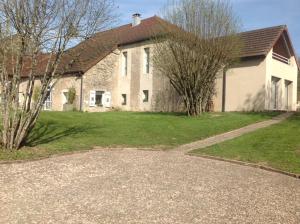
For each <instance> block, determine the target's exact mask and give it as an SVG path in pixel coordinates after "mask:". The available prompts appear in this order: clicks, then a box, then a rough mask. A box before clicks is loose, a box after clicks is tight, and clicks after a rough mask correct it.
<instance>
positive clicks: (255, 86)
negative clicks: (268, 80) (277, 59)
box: [214, 58, 266, 111]
mask: <svg viewBox="0 0 300 224" xmlns="http://www.w3.org/2000/svg"><path fill="white" fill-rule="evenodd" d="M265 77H266V60H265V59H263V58H254V59H248V60H244V61H240V62H239V63H238V64H237V65H236V66H234V67H232V68H230V69H228V71H227V72H226V93H225V96H226V99H225V102H226V103H225V111H252V110H255V111H261V110H264V105H265V101H264V99H265ZM216 83H217V84H216V88H217V89H216V97H215V100H214V105H215V111H221V110H222V75H220V76H219V78H218V79H217V81H216Z"/></svg>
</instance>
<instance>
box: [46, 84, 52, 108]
mask: <svg viewBox="0 0 300 224" xmlns="http://www.w3.org/2000/svg"><path fill="white" fill-rule="evenodd" d="M47 95H48V97H47V99H46V101H45V103H44V110H51V109H52V91H51V88H50V87H48V89H47Z"/></svg>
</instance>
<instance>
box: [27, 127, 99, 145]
mask: <svg viewBox="0 0 300 224" xmlns="http://www.w3.org/2000/svg"><path fill="white" fill-rule="evenodd" d="M91 129H93V127H79V126H72V127H66V128H64V129H61V128H60V130H58V127H57V126H56V125H53V124H51V123H50V124H49V123H47V124H38V125H37V126H36V127H35V128H34V130H33V131H32V133H31V134H30V135H29V137H28V139H27V141H26V144H25V146H29V147H35V146H38V145H40V144H47V143H50V142H53V141H57V140H59V139H62V138H65V137H68V136H74V135H76V134H79V133H82V132H86V131H89V130H91Z"/></svg>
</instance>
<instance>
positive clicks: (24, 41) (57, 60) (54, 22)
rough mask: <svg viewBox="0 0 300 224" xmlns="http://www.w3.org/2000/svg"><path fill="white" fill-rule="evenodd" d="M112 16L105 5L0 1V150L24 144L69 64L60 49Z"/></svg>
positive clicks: (98, 0) (99, 0)
mask: <svg viewBox="0 0 300 224" xmlns="http://www.w3.org/2000/svg"><path fill="white" fill-rule="evenodd" d="M112 10H113V2H112V1H110V0H0V23H1V30H0V38H1V40H2V41H1V42H0V62H1V65H0V79H1V80H0V81H1V86H0V88H1V95H2V101H1V119H2V124H1V125H2V126H1V147H2V148H4V149H7V150H16V149H19V148H20V147H21V146H22V145H23V144H24V143H25V141H26V138H27V137H28V135H29V133H30V132H31V130H32V129H33V127H34V126H35V124H36V121H37V118H38V116H39V114H40V112H41V110H42V107H43V104H44V102H45V100H46V99H47V97H48V95H49V90H51V88H53V86H54V85H55V82H56V81H57V80H58V78H59V77H60V76H61V75H62V74H63V73H64V72H66V71H67V69H68V67H69V66H70V65H71V64H72V62H74V57H76V56H75V55H74V56H73V55H70V54H68V55H67V57H64V56H65V55H66V52H68V51H66V48H67V47H68V45H69V44H70V43H72V41H74V40H77V39H78V38H87V37H89V36H90V35H92V34H93V33H95V32H96V31H100V30H102V29H103V28H105V27H106V26H107V25H109V24H110V23H111V22H112V21H113V18H114V17H113V13H112ZM70 52H72V51H70ZM62 62H63V63H62ZM37 82H38V83H39V87H38V88H36V89H37V90H38V91H39V93H38V94H36V93H34V89H35V86H36V85H37ZM20 85H25V89H26V90H25V92H24V93H23V94H24V95H23V99H22V103H21V102H20V99H19V97H20V96H19V95H20V94H19V89H20ZM33 98H35V99H33Z"/></svg>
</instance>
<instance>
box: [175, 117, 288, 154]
mask: <svg viewBox="0 0 300 224" xmlns="http://www.w3.org/2000/svg"><path fill="white" fill-rule="evenodd" d="M292 115H293V112H288V113H283V114H280V115H278V116H276V117H274V118H272V119H269V120H266V121H261V122H257V123H254V124H250V125H248V126H245V127H242V128H239V129H235V130H233V131H229V132H225V133H222V134H219V135H215V136H212V137H209V138H206V139H203V140H199V141H195V142H191V143H188V144H185V145H181V146H178V147H177V148H175V149H174V150H176V151H182V152H188V151H191V150H194V149H203V148H206V147H209V146H211V145H215V144H218V143H221V142H224V141H227V140H230V139H234V138H237V137H239V136H242V135H244V134H247V133H250V132H253V131H256V130H258V129H261V128H266V127H269V126H271V125H273V124H278V123H280V122H282V121H284V120H285V119H287V118H289V117H290V116H292Z"/></svg>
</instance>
